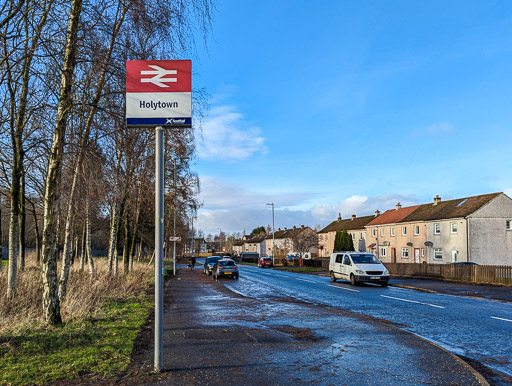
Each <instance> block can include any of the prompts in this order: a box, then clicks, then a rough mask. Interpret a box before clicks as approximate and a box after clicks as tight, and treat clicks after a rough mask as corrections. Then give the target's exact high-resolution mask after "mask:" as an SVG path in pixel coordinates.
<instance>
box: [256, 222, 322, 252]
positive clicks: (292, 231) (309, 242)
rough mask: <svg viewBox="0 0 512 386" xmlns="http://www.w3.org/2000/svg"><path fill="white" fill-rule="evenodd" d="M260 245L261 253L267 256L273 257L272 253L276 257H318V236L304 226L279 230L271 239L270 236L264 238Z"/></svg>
mask: <svg viewBox="0 0 512 386" xmlns="http://www.w3.org/2000/svg"><path fill="white" fill-rule="evenodd" d="M272 243H274V245H272ZM262 244H263V249H262V251H263V250H266V254H267V255H268V256H273V251H275V256H276V257H277V256H291V255H293V256H300V257H306V258H311V257H313V256H317V255H318V235H317V233H316V232H315V231H314V230H313V229H311V228H310V227H308V226H304V225H301V226H300V227H296V226H293V228H289V229H288V228H284V229H283V230H281V228H279V229H278V230H277V231H276V232H275V233H274V236H273V237H272V234H270V235H268V236H266V237H265V240H264V242H263V243H262ZM262 253H263V252H262Z"/></svg>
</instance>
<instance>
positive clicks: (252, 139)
mask: <svg viewBox="0 0 512 386" xmlns="http://www.w3.org/2000/svg"><path fill="white" fill-rule="evenodd" d="M200 137H202V140H200V141H199V143H198V154H199V157H200V158H203V159H220V160H243V159H247V158H249V157H251V156H252V155H253V154H254V153H256V152H262V153H265V152H266V147H265V145H264V142H265V137H263V136H261V129H260V128H259V127H257V126H252V125H250V124H249V123H247V122H246V121H244V117H243V115H242V114H240V113H237V112H235V109H234V108H233V107H232V106H221V107H215V108H213V109H212V110H211V112H210V114H209V116H208V117H207V118H206V119H205V121H204V126H203V131H202V135H201V136H200Z"/></svg>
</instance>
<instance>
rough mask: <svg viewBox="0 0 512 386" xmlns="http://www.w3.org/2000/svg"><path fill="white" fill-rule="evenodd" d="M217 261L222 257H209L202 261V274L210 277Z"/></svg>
mask: <svg viewBox="0 0 512 386" xmlns="http://www.w3.org/2000/svg"><path fill="white" fill-rule="evenodd" d="M219 260H222V256H210V257H207V258H206V259H205V260H204V266H203V272H204V274H205V275H211V274H212V271H213V266H214V265H215V263H216V262H217V261H219Z"/></svg>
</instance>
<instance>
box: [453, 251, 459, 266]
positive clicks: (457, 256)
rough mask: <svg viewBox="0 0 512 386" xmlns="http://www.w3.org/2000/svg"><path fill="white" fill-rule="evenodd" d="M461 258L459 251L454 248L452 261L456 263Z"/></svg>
mask: <svg viewBox="0 0 512 386" xmlns="http://www.w3.org/2000/svg"><path fill="white" fill-rule="evenodd" d="M458 259H459V251H457V250H456V249H452V263H456V262H457V260H458Z"/></svg>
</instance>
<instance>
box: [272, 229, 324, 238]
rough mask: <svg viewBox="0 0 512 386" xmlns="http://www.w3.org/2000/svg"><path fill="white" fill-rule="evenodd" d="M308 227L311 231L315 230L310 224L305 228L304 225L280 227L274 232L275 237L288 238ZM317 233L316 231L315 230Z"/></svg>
mask: <svg viewBox="0 0 512 386" xmlns="http://www.w3.org/2000/svg"><path fill="white" fill-rule="evenodd" d="M306 229H309V230H310V231H312V232H314V230H313V229H311V228H310V227H308V226H305V227H304V228H303V227H302V226H300V227H295V226H294V227H293V228H286V229H280V230H278V231H276V232H275V233H274V239H288V238H291V237H293V236H295V235H296V234H298V233H300V232H302V231H305V230H306ZM315 233H316V232H315ZM265 238H266V239H271V238H272V233H271V234H269V235H268V236H266V237H265Z"/></svg>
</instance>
